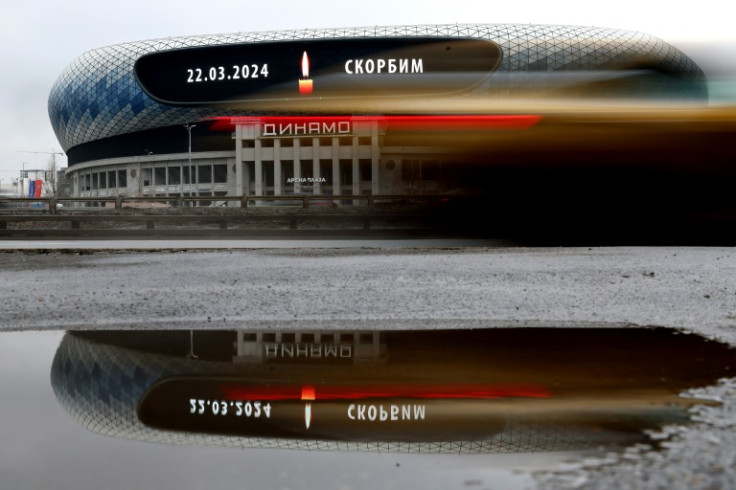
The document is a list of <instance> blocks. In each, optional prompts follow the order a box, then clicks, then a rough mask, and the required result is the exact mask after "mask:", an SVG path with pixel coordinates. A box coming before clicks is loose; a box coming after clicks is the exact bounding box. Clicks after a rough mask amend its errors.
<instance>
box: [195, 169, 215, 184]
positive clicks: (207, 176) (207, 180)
mask: <svg viewBox="0 0 736 490" xmlns="http://www.w3.org/2000/svg"><path fill="white" fill-rule="evenodd" d="M197 177H198V179H199V180H198V181H197V182H199V183H200V184H211V183H212V165H200V166H198V167H197Z"/></svg>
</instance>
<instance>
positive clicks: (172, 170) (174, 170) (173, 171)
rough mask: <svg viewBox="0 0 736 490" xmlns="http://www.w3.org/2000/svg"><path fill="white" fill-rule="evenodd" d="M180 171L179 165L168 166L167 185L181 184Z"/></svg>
mask: <svg viewBox="0 0 736 490" xmlns="http://www.w3.org/2000/svg"><path fill="white" fill-rule="evenodd" d="M180 177H181V172H180V169H179V167H169V185H179V184H181V178H180Z"/></svg>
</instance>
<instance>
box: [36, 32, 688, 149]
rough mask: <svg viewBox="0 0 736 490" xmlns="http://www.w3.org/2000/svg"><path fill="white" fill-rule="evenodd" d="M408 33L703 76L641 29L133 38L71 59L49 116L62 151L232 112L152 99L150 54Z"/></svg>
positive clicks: (509, 55)
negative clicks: (142, 67)
mask: <svg viewBox="0 0 736 490" xmlns="http://www.w3.org/2000/svg"><path fill="white" fill-rule="evenodd" d="M406 36H422V37H427V36H438V37H439V36H442V37H458V38H479V39H488V40H491V41H494V42H496V43H497V44H498V45H499V46H500V47H501V49H502V51H503V59H502V62H501V65H500V66H499V68H498V69H497V70H496V71H497V72H499V71H500V72H511V73H514V72H518V73H524V72H530V71H548V72H550V71H579V70H592V69H596V68H598V67H602V66H606V65H610V64H612V63H616V62H623V61H626V60H627V59H631V58H632V57H634V58H635V57H639V58H641V57H642V56H646V57H647V58H648V59H650V60H653V61H655V62H656V63H657V64H658V65H660V66H665V67H667V69H668V70H671V72H673V73H683V74H691V75H694V76H695V77H696V78H698V79H702V72H701V71H700V69H699V68H698V67H697V65H695V63H694V62H693V61H692V60H690V59H689V58H688V57H687V56H685V55H684V54H682V53H681V52H680V51H679V50H677V49H676V48H674V47H673V46H671V45H669V44H667V43H665V42H664V41H662V40H660V39H657V38H655V37H652V36H649V35H647V34H642V33H639V32H631V31H622V30H615V29H603V28H596V27H576V26H556V25H548V26H540V25H517V24H480V25H458V24H451V25H426V26H398V27H366V28H345V29H320V30H292V31H277V32H260V33H236V34H223V35H206V36H186V37H175V38H166V39H157V40H148V41H137V42H130V43H124V44H118V45H114V46H107V47H103V48H99V49H94V50H91V51H88V52H86V53H84V54H83V55H81V56H80V57H78V58H77V59H75V60H74V61H72V63H71V64H69V66H67V67H66V69H65V70H64V71H63V73H62V74H61V75H60V76H59V78H58V79H57V81H56V82H55V84H54V86H53V87H52V89H51V94H50V96H49V117H50V118H51V125H52V126H53V128H54V131H55V132H56V136H57V138H58V139H59V142H60V143H61V146H62V148H63V149H64V151H67V150H69V149H70V148H72V147H74V146H77V145H81V144H84V143H88V142H91V141H95V140H99V139H103V138H108V137H112V136H117V135H121V134H126V133H133V132H137V131H145V130H148V129H154V128H158V127H164V126H172V125H178V124H185V123H187V122H194V121H197V120H201V119H203V118H207V117H211V116H217V115H233V111H232V110H225V109H212V108H204V107H175V106H170V105H165V104H162V103H159V102H157V101H155V100H153V99H152V98H150V97H149V96H148V95H146V94H145V93H144V92H143V90H142V89H141V87H140V85H139V84H138V83H137V82H136V80H135V76H134V73H133V66H134V64H135V62H136V60H137V59H138V58H140V57H141V56H142V55H144V54H148V53H153V52H160V51H167V50H174V49H180V48H187V47H196V46H210V45H226V44H239V43H259V42H269V41H289V40H312V39H340V38H356V37H361V38H370V37H406ZM238 114H239V115H247V114H246V113H244V112H239V113H238Z"/></svg>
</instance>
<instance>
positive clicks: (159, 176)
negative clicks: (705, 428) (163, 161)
mask: <svg viewBox="0 0 736 490" xmlns="http://www.w3.org/2000/svg"><path fill="white" fill-rule="evenodd" d="M153 176H154V180H153V185H166V167H156V168H155V169H154V173H153Z"/></svg>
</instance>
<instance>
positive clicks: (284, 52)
mask: <svg viewBox="0 0 736 490" xmlns="http://www.w3.org/2000/svg"><path fill="white" fill-rule="evenodd" d="M540 94H541V96H544V97H555V98H556V97H570V96H572V97H593V98H597V97H604V98H605V99H606V100H610V99H630V98H634V99H636V100H649V101H652V100H667V101H671V100H677V101H696V102H700V103H702V102H703V101H705V100H707V88H706V80H705V77H704V75H703V73H702V71H701V70H700V68H699V67H698V66H697V65H696V64H695V63H694V62H693V61H692V60H691V59H689V58H688V57H687V56H686V55H684V54H683V53H682V52H680V51H679V50H677V49H676V48H674V47H673V46H671V45H670V44H668V43H666V42H664V41H662V40H659V39H657V38H654V37H652V36H649V35H646V34H642V33H637V32H628V31H621V30H615V29H602V28H594V27H571V26H539V25H511V24H508V25H507V24H500V25H436V26H404V27H391V28H381V27H372V28H353V29H326V30H295V31H282V32H265V33H238V34H231V35H213V36H192V37H178V38H166V39H159V40H150V41H139V42H130V43H124V44H118V45H114V46H108V47H104V48H99V49H94V50H92V51H89V52H87V53H85V54H83V55H81V56H80V57H79V58H77V59H76V60H74V61H73V62H72V63H71V64H70V65H69V66H68V67H67V68H66V69H65V70H64V72H63V73H62V74H61V76H60V77H59V78H58V80H57V81H56V83H55V84H54V86H53V88H52V90H51V94H50V97H49V115H50V119H51V123H52V126H53V129H54V131H55V133H56V135H57V138H58V140H59V142H60V143H61V146H62V148H63V150H64V151H65V152H66V154H67V156H68V161H69V168H68V171H67V175H68V177H69V178H70V179H71V181H72V182H73V196H76V197H112V196H125V197H141V196H162V197H191V196H194V197H197V196H201V197H211V198H214V197H217V196H254V197H257V196H281V195H284V196H290V195H325V196H338V195H339V196H356V195H391V194H393V195H406V194H421V193H443V192H452V191H454V190H456V189H458V188H468V187H470V186H474V185H478V184H477V182H478V181H479V180H481V179H483V178H485V177H484V176H479V175H478V174H477V173H475V172H474V171H473V170H472V169H469V168H468V167H469V163H468V161H469V160H470V159H472V160H473V161H476V160H478V158H476V157H475V155H474V156H473V157H472V158H469V157H468V156H467V155H466V154H464V153H463V151H465V149H464V148H463V149H462V150H458V146H457V145H461V144H462V145H465V143H467V142H466V141H464V140H462V138H458V136H459V135H462V136H463V137H466V136H467V134H471V135H472V134H478V135H479V141H481V144H482V145H492V146H493V147H494V148H495V145H498V146H499V147H500V148H501V150H500V151H501V153H500V154H499V155H494V156H492V157H487V158H486V155H484V158H486V159H487V160H493V161H495V162H496V163H498V162H499V161H500V162H501V163H504V162H509V157H508V155H507V154H505V153H503V151H505V150H504V149H503V148H504V145H505V142H506V140H507V139H509V138H510V140H511V141H512V143H513V144H512V146H513V147H514V148H515V149H518V148H519V147H521V148H525V147H528V146H529V145H528V143H524V141H522V142H519V141H518V136H517V135H518V133H520V132H524V131H525V130H528V129H530V128H533V127H535V126H537V125H538V123H539V121H540V116H539V115H538V113H537V112H536V111H535V107H534V105H533V104H532V106H531V107H529V106H524V107H522V108H521V109H520V110H513V111H510V110H506V109H504V105H503V104H504V101H508V100H516V99H517V98H518V97H529V96H531V97H532V100H534V99H533V97H539V96H540ZM489 99H490V100H491V101H492V102H491V103H490V104H488V103H487V100H489ZM479 100H482V101H486V105H482V104H481V105H479V104H478V101H479ZM537 100H539V99H537ZM516 109H518V108H516ZM468 116H471V118H468ZM474 118H475V119H474ZM447 128H451V129H452V128H455V129H454V131H450V134H445V133H446V130H447ZM515 138H516V139H515ZM474 142H475V143H477V141H475V140H473V141H470V142H469V144H470V146H472V145H473V143H474ZM484 148H485V146H484ZM530 158H531V157H530ZM341 203H342V204H350V203H351V201H349V200H344V201H341Z"/></svg>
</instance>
